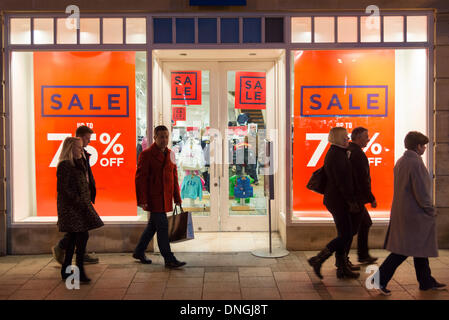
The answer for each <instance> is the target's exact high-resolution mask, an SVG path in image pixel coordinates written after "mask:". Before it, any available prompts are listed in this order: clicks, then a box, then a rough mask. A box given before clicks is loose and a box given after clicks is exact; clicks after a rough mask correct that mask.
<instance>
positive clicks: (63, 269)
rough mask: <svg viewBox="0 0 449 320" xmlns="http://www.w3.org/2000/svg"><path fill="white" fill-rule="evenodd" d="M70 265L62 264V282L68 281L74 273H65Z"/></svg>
mask: <svg viewBox="0 0 449 320" xmlns="http://www.w3.org/2000/svg"><path fill="white" fill-rule="evenodd" d="M69 265H70V264H67V265H66V264H65V263H63V264H62V267H61V278H62V280H66V279H67V278H68V277H69V276H70V275H71V274H72V272H69V273H66V272H65V271H66V269H67V267H68V266H69Z"/></svg>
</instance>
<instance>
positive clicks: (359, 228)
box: [346, 206, 373, 258]
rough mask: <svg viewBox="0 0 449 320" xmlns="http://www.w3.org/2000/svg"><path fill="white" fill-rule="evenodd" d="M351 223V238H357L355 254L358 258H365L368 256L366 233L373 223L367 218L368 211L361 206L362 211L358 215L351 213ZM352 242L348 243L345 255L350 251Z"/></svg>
mask: <svg viewBox="0 0 449 320" xmlns="http://www.w3.org/2000/svg"><path fill="white" fill-rule="evenodd" d="M350 215H351V221H352V233H353V236H355V235H356V234H358V236H357V254H358V256H359V258H365V257H367V256H368V233H369V229H370V228H371V226H372V224H373V222H372V221H371V217H370V216H369V213H368V210H366V207H365V206H362V211H361V212H358V213H351V214H350ZM352 240H353V238H351V240H350V241H349V243H348V245H347V247H346V254H348V253H349V250H351V245H352Z"/></svg>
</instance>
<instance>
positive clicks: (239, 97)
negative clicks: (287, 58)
mask: <svg viewBox="0 0 449 320" xmlns="http://www.w3.org/2000/svg"><path fill="white" fill-rule="evenodd" d="M266 91H267V89H266V79H265V72H240V71H238V72H236V73H235V108H236V109H265V107H266Z"/></svg>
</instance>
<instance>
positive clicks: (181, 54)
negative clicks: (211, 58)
mask: <svg viewBox="0 0 449 320" xmlns="http://www.w3.org/2000/svg"><path fill="white" fill-rule="evenodd" d="M179 55H180V56H186V55H187V53H180V54H179Z"/></svg>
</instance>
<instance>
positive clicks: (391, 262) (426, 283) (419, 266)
mask: <svg viewBox="0 0 449 320" xmlns="http://www.w3.org/2000/svg"><path fill="white" fill-rule="evenodd" d="M405 259H407V257H406V256H403V255H400V254H396V253H391V254H390V255H389V256H388V257H387V258H386V259H385V261H384V262H383V263H382V265H381V266H380V267H379V282H380V283H379V284H380V285H381V286H382V287H386V286H387V284H388V282H389V281H390V280H391V278H392V277H393V274H394V272H395V271H396V269H397V267H399V266H400V265H401V263H402V262H404V261H405ZM413 262H414V264H415V272H416V279H417V280H418V282H419V288H420V289H429V288H431V287H433V285H434V284H435V282H436V281H435V279H434V278H433V277H432V275H431V271H430V267H429V259H428V258H417V257H414V258H413Z"/></svg>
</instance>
